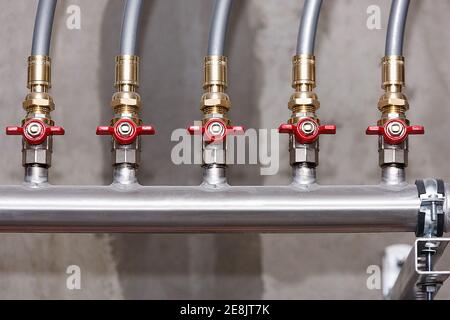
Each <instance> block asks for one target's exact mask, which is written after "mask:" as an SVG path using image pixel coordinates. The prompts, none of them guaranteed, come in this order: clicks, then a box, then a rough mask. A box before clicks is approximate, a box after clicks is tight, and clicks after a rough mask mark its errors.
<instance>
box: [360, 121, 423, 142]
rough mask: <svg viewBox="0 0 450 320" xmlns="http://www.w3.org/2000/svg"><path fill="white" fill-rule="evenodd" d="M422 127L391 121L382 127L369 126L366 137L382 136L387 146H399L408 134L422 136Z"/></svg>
mask: <svg viewBox="0 0 450 320" xmlns="http://www.w3.org/2000/svg"><path fill="white" fill-rule="evenodd" d="M424 133H425V128H424V127H423V126H408V125H406V123H405V121H403V120H400V119H392V120H389V121H388V122H386V123H385V125H384V126H383V127H380V126H370V127H368V128H367V130H366V134H367V135H379V136H383V138H384V141H386V142H387V143H389V144H400V143H402V142H403V141H405V140H406V138H407V137H408V135H410V134H424Z"/></svg>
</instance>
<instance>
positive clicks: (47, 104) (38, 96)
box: [22, 92, 55, 111]
mask: <svg viewBox="0 0 450 320" xmlns="http://www.w3.org/2000/svg"><path fill="white" fill-rule="evenodd" d="M22 105H23V108H24V109H25V110H27V109H29V108H30V107H34V106H37V107H44V108H48V109H49V110H50V111H53V110H55V103H54V102H53V98H52V96H51V95H50V94H48V93H37V92H30V93H29V94H27V96H26V97H25V100H24V101H23V104H22Z"/></svg>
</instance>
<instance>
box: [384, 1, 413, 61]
mask: <svg viewBox="0 0 450 320" xmlns="http://www.w3.org/2000/svg"><path fill="white" fill-rule="evenodd" d="M409 2H410V1H409V0H393V1H392V5H391V13H390V14H389V24H388V30H387V35H386V50H385V55H387V56H391V55H395V56H401V55H403V39H404V37H405V26H406V18H407V16H408V8H409Z"/></svg>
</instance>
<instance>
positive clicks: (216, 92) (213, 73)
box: [200, 56, 231, 123]
mask: <svg viewBox="0 0 450 320" xmlns="http://www.w3.org/2000/svg"><path fill="white" fill-rule="evenodd" d="M227 85H228V83H227V57H225V56H206V57H205V60H204V82H203V89H204V94H203V96H202V98H201V105H200V110H201V111H202V112H203V115H204V120H203V121H204V122H205V121H208V119H210V118H222V119H224V120H225V121H226V122H227V123H228V122H229V120H228V119H227V118H226V116H227V113H228V111H229V110H230V108H231V101H230V98H229V97H228V95H227V94H226V93H225V90H226V89H227Z"/></svg>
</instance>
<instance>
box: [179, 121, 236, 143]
mask: <svg viewBox="0 0 450 320" xmlns="http://www.w3.org/2000/svg"><path fill="white" fill-rule="evenodd" d="M188 132H189V133H190V134H203V137H204V140H205V141H206V142H209V143H220V142H222V141H225V139H226V137H227V135H238V134H244V132H245V129H244V128H243V127H242V126H227V125H226V124H225V122H224V121H223V120H221V119H211V120H209V121H208V122H206V123H205V125H203V126H190V127H189V128H188Z"/></svg>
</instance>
